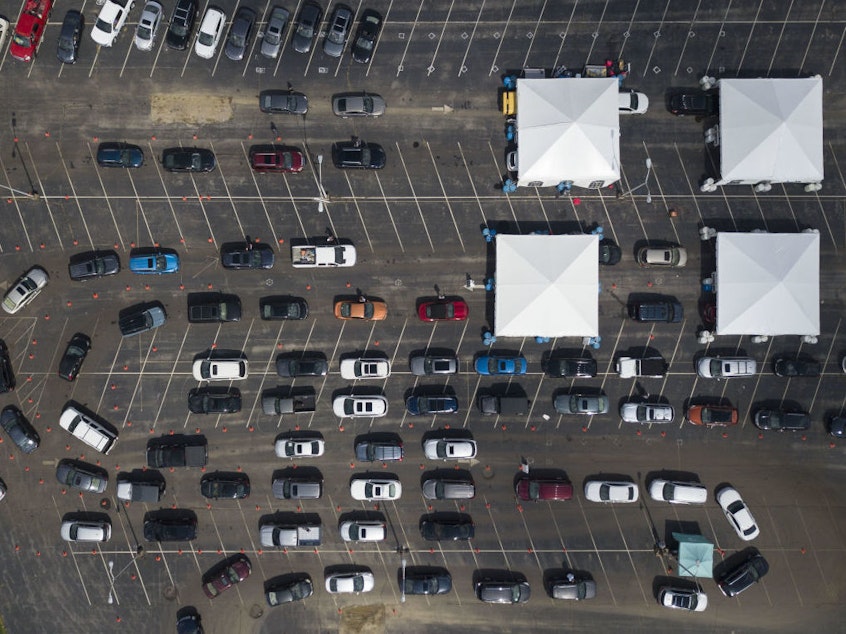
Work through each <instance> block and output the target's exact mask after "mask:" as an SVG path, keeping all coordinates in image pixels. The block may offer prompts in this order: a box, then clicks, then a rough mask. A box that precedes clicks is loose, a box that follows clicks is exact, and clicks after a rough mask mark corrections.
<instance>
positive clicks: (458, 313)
mask: <svg viewBox="0 0 846 634" xmlns="http://www.w3.org/2000/svg"><path fill="white" fill-rule="evenodd" d="M469 314H470V309H469V308H468V307H467V303H466V302H465V301H464V300H463V299H436V300H434V301H430V302H421V303H420V306H418V308H417V316H418V317H420V320H421V321H464V320H465V319H467V315H469Z"/></svg>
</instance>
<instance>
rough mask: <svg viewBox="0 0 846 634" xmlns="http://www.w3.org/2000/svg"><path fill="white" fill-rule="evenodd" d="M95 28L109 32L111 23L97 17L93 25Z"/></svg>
mask: <svg viewBox="0 0 846 634" xmlns="http://www.w3.org/2000/svg"><path fill="white" fill-rule="evenodd" d="M94 28H95V29H97V30H98V31H102V32H103V33H111V32H112V25H111V24H110V23H109V22H106V21H105V20H102V19H100V18H98V19H97V24H96V25H95V26H94Z"/></svg>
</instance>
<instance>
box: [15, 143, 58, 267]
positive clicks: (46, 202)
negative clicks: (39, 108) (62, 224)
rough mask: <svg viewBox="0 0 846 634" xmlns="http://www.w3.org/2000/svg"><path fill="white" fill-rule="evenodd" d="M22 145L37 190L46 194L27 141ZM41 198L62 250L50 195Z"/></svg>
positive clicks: (36, 163)
mask: <svg viewBox="0 0 846 634" xmlns="http://www.w3.org/2000/svg"><path fill="white" fill-rule="evenodd" d="M24 147H26V153H27V154H28V155H29V160H30V164H31V165H32V171H33V172H34V173H35V182H36V183H38V191H39V192H41V193H42V194H46V192H45V191H44V183H42V182H41V177H40V176H39V175H38V162H37V161H36V160H35V159H34V158H33V156H32V152H31V151H30V149H29V143H25V144H24ZM19 151H20V150H19ZM42 200H43V201H44V206H45V207H46V208H47V215H49V216H50V224H52V225H53V231H55V232H56V239H57V240H58V243H59V247H61V249H62V251H64V250H65V245H64V244H62V234H61V233H60V232H59V227H57V226H56V219H55V218H54V217H53V210H52V209H51V207H50V197H49V196H47V195H45V196H43V198H42Z"/></svg>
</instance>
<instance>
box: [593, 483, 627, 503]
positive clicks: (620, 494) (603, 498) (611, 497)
mask: <svg viewBox="0 0 846 634" xmlns="http://www.w3.org/2000/svg"><path fill="white" fill-rule="evenodd" d="M585 497H586V498H587V499H588V500H590V501H591V502H618V503H628V502H637V498H638V489H637V485H636V484H635V483H634V482H626V481H623V480H619V481H618V480H588V481H587V482H585Z"/></svg>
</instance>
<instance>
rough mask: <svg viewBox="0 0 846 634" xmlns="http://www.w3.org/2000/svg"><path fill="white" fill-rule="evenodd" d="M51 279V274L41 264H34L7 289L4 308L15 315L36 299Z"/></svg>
mask: <svg viewBox="0 0 846 634" xmlns="http://www.w3.org/2000/svg"><path fill="white" fill-rule="evenodd" d="M49 281H50V276H49V275H47V271H45V270H44V269H42V268H41V267H40V266H33V267H32V268H31V269H29V270H28V271H27V272H26V273H24V274H23V275H21V276H20V278H18V281H17V282H15V283H14V284H13V285H12V287H11V288H10V289H9V290H8V291H6V295H5V297H3V310H5V311H6V312H7V313H9V314H10V315H14V314H15V313H16V312H18V311H19V310H20V309H21V308H23V307H24V306H26V305H27V304H29V303H30V302H31V301H32V300H34V299H35V298H36V297H37V296H38V294H39V293H40V292H41V289H42V288H44V287H45V286H47V282H49Z"/></svg>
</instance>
